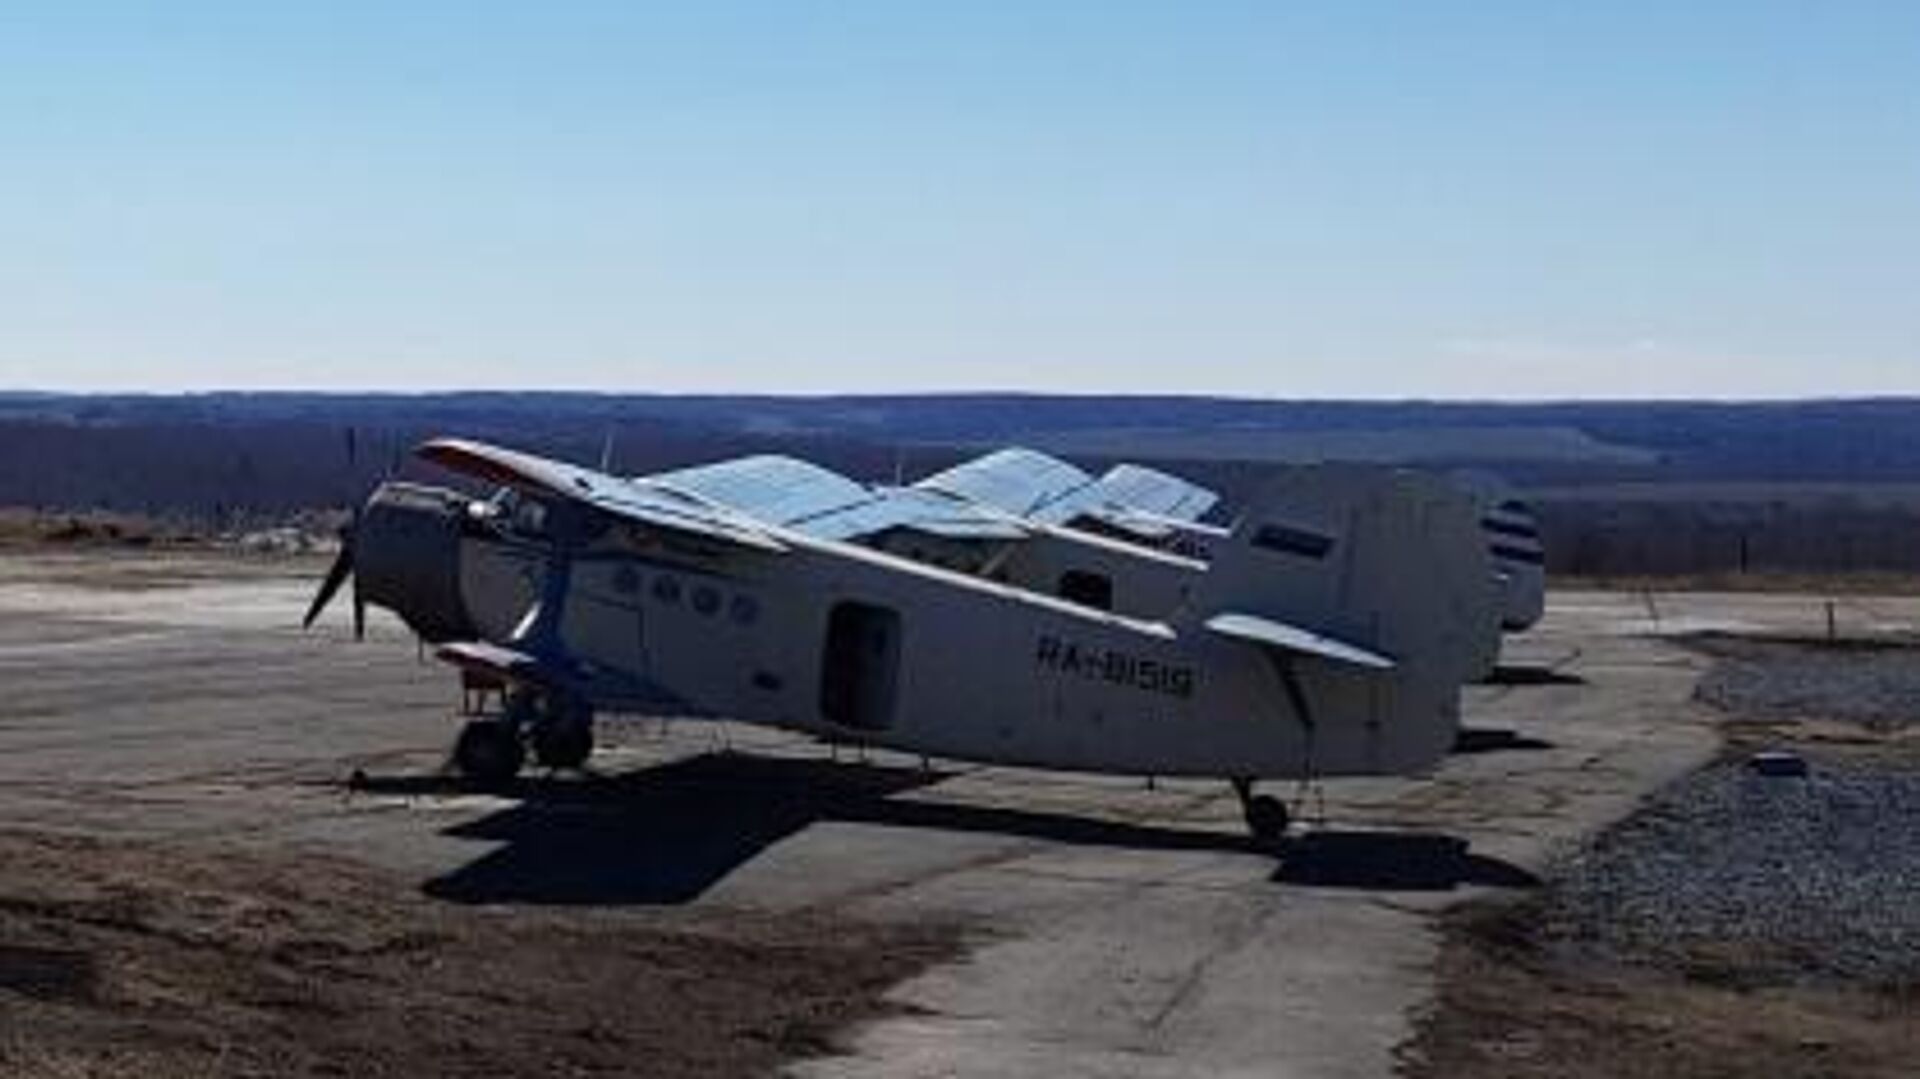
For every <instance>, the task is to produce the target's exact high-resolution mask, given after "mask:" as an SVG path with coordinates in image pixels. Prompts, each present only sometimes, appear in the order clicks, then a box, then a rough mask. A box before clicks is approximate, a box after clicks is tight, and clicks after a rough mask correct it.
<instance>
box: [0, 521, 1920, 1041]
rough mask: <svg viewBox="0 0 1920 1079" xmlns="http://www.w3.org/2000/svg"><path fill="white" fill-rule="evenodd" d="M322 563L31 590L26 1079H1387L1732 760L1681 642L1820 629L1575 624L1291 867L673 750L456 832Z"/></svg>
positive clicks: (12, 682)
mask: <svg viewBox="0 0 1920 1079" xmlns="http://www.w3.org/2000/svg"><path fill="white" fill-rule="evenodd" d="M324 562H325V558H324V556H321V557H318V558H309V559H307V560H306V561H304V562H300V563H289V562H287V561H285V560H276V559H273V558H267V557H243V556H239V555H234V554H232V553H229V552H219V553H214V552H187V551H159V550H151V551H147V552H121V551H117V550H101V549H91V550H85V551H82V550H71V551H60V552H49V551H45V550H41V551H36V552H34V553H32V554H31V555H20V554H14V553H4V554H0V1075H11V1074H25V1075H28V1076H33V1077H39V1076H66V1075H108V1076H115V1075H128V1074H133V1073H144V1074H151V1075H153V1076H158V1077H161V1079H165V1077H167V1076H169V1075H200V1074H213V1075H245V1074H257V1075H279V1074H288V1073H291V1074H296V1075H298V1074H302V1073H305V1074H314V1075H319V1074H374V1075H380V1074H396V1075H397V1074H403V1073H404V1074H410V1075H411V1074H478V1073H480V1072H482V1071H484V1072H487V1073H488V1074H490V1075H502V1076H513V1075H542V1076H544V1075H565V1074H593V1073H595V1072H596V1071H597V1072H599V1073H601V1074H609V1073H611V1074H649V1075H661V1074H663V1075H670V1076H671V1075H722V1076H731V1075H738V1074H743V1073H744V1074H754V1073H761V1074H764V1073H768V1072H772V1071H776V1070H779V1071H785V1072H787V1073H788V1074H792V1075H795V1076H797V1077H806V1079H848V1077H857V1079H872V1077H885V1079H899V1077H902V1076H910V1077H924V1079H935V1077H939V1079H947V1077H951V1076H961V1075H964V1076H992V1077H1019V1076H1029V1075H1046V1076H1050V1077H1052V1076H1059V1077H1076V1076H1099V1077H1102V1079H1106V1077H1113V1076H1140V1077H1151V1079H1163V1077H1175V1076H1179V1077H1184V1076H1191V1075H1233V1076H1262V1077H1269V1076H1290V1077H1291V1076H1298V1077H1316V1079H1319V1077H1328V1079H1336V1077H1337V1079H1347V1077H1355V1079H1359V1077H1369V1079H1370V1077H1376V1076H1382V1075H1386V1074H1390V1073H1391V1072H1392V1070H1393V1069H1394V1067H1395V1063H1396V1059H1398V1058H1397V1057H1396V1047H1398V1046H1401V1045H1403V1043H1405V1042H1406V1041H1407V1039H1408V1038H1409V1037H1411V1036H1412V1035H1414V1033H1415V1028H1414V1026H1413V1025H1412V1018H1411V1017H1413V1016H1415V1015H1418V1014H1420V1012H1421V1010H1422V1009H1423V1008H1424V1007H1425V1005H1426V1004H1427V1002H1428V1001H1429V1000H1430V998H1431V993H1432V990H1433V973H1434V971H1435V969H1436V965H1437V964H1438V965H1439V966H1440V969H1442V970H1443V971H1444V970H1447V969H1451V968H1449V967H1447V966H1446V965H1445V964H1446V963H1447V962H1450V959H1449V958H1443V957H1442V947H1441V945H1442V940H1443V936H1442V934H1440V933H1437V932H1436V931H1435V930H1436V926H1438V925H1445V924H1449V923H1448V922H1447V919H1450V918H1451V917H1452V915H1451V914H1449V913H1448V912H1449V911H1451V910H1452V909H1454V908H1456V907H1458V906H1460V905H1461V904H1462V903H1472V902H1474V901H1475V900H1477V899H1479V898H1481V897H1485V896H1488V895H1506V896H1524V895H1530V894H1534V893H1535V891H1536V889H1535V885H1536V884H1537V883H1538V874H1541V873H1543V872H1545V871H1547V869H1548V860H1549V856H1550V855H1551V853H1552V852H1554V851H1555V850H1557V849H1559V848H1560V847H1562V846H1563V845H1570V844H1578V843H1579V842H1580V841H1581V840H1582V839H1584V838H1585V837H1587V836H1589V835H1590V834H1591V833H1592V832H1593V831H1594V830H1595V829H1598V828H1601V827H1603V826H1605V825H1606V824H1608V823H1609V822H1612V821H1615V820H1618V819H1620V818H1621V817H1622V816H1625V815H1626V814H1628V813H1630V812H1631V811H1632V809H1633V807H1634V806H1635V805H1636V804H1637V803H1638V802H1639V801H1640V799H1642V798H1643V797H1644V796H1645V795H1646V794H1647V792H1648V791H1650V790H1652V789H1654V788H1656V787H1659V786H1661V785H1663V784H1666V783H1668V782H1670V781H1672V780H1674V779H1676V778H1677V777H1680V776H1682V775H1684V774H1686V773H1688V772H1691V771H1692V770H1693V769H1695V768H1696V767H1697V766H1699V765H1700V764H1702V763H1703V762H1706V761H1708V760H1709V759H1711V757H1712V755H1713V753H1714V752H1715V750H1716V747H1717V746H1718V745H1719V741H1720V728H1721V727H1722V726H1723V725H1724V717H1723V716H1721V715H1719V714H1718V713H1716V712H1715V711H1714V709H1712V708H1711V707H1709V706H1707V705H1705V704H1701V703H1698V702H1695V701H1692V700H1690V694H1691V693H1692V691H1693V687H1694V683H1695V680H1696V677H1697V676H1698V674H1699V673H1700V672H1701V671H1702V670H1703V669H1705V668H1706V666H1707V665H1708V664H1709V663H1710V662H1712V660H1711V659H1709V658H1708V657H1705V656H1702V655H1700V654H1697V653H1694V652H1689V651H1684V650H1682V649H1679V648H1676V647H1674V646H1672V645H1671V644H1669V643H1667V642H1665V641H1663V640H1660V639H1657V636H1656V635H1667V634H1673V633H1679V632H1698V631H1700V630H1702V629H1704V628H1713V627H1717V628H1719V629H1721V630H1722V631H1724V632H1747V631H1748V629H1749V627H1752V626H1762V627H1780V626H1791V627H1793V628H1794V629H1795V630H1796V631H1805V630H1806V629H1807V628H1808V626H1809V625H1813V626H1817V625H1819V624H1821V623H1822V611H1821V607H1820V603H1821V601H1820V600H1818V599H1813V598H1809V597H1804V596H1802V597H1783V596H1756V595H1741V596H1724V597H1712V596H1701V595H1692V596H1687V597H1684V598H1682V597H1674V598H1671V599H1669V598H1668V597H1660V598H1659V600H1658V602H1657V603H1656V602H1650V601H1649V600H1648V599H1646V598H1643V597H1641V596H1637V595H1636V596H1620V595H1608V594H1580V595H1575V594H1566V593H1560V594H1556V595H1555V596H1554V597H1553V603H1552V607H1551V610H1550V612H1549V616H1548V619H1547V621H1546V622H1544V623H1543V624H1542V625H1541V626H1540V627H1539V628H1537V629H1536V630H1534V631H1533V632H1531V633H1529V634H1527V635H1526V636H1525V637H1524V638H1522V639H1520V640H1519V641H1517V642H1515V646H1514V648H1513V649H1512V650H1511V651H1510V653H1509V655H1507V656H1506V657H1505V659H1506V662H1507V664H1508V668H1507V669H1506V670H1505V671H1503V675H1504V677H1503V678H1502V679H1501V680H1500V681H1499V682H1498V684H1495V685H1489V686H1480V687H1473V688H1472V689H1471V690H1470V691H1469V692H1468V694H1467V701H1466V721H1467V729H1466V731H1465V732H1464V734H1463V738H1462V745H1461V748H1460V752H1459V753H1457V754H1456V755H1455V756H1453V757H1452V758H1450V759H1449V760H1448V761H1447V762H1446V764H1445V765H1444V766H1443V767H1441V768H1440V769H1438V770H1437V771H1436V772H1434V773H1433V774H1431V775H1426V776H1417V777H1392V778H1388V777H1382V778H1373V779H1354V780H1343V781H1339V782H1330V783H1328V784H1326V786H1325V789H1324V791H1321V790H1307V789H1301V788H1294V786H1293V785H1291V784H1289V785H1286V787H1285V788H1283V787H1281V786H1280V785H1275V791H1276V793H1280V794H1282V795H1283V796H1286V797H1288V798H1289V799H1290V800H1291V801H1292V802H1293V806H1294V808H1295V811H1296V813H1297V814H1298V816H1299V818H1300V819H1301V820H1302V821H1303V822H1305V823H1306V825H1308V826H1309V827H1310V828H1311V832H1312V834H1311V835H1310V836H1307V837H1303V838H1302V839H1301V840H1300V841H1299V842H1297V843H1295V844H1292V845H1291V846H1290V847H1289V848H1288V849H1287V850H1285V851H1283V852H1282V853H1281V854H1280V856H1279V857H1278V858H1276V857H1275V856H1274V854H1273V853H1272V852H1269V851H1264V850H1261V849H1258V848H1256V847H1254V846H1253V845H1252V844H1250V843H1249V842H1248V841H1247V840H1246V838H1245V836H1244V831H1243V828H1242V824H1241V821H1240V819H1239V811H1238V808H1237V805H1236V804H1235V801H1234V798H1233V796H1232V794H1231V793H1230V792H1229V791H1228V790H1227V789H1226V786H1225V784H1221V783H1218V782H1209V781H1198V780H1179V781H1174V780H1165V779H1163V780H1161V781H1160V782H1158V783H1156V784H1151V785H1149V784H1145V783H1143V782H1142V781H1141V779H1140V778H1139V777H1124V776H1121V777H1114V776H1105V777H1101V776H1078V775H1061V774H1056V773H1041V772H1030V771H1025V770H1021V769H1005V768H986V767H974V766H968V765H964V764H960V763H958V762H942V761H935V762H932V766H931V767H929V766H927V765H926V764H925V763H923V762H921V761H919V760H918V759H915V758H908V757H903V756H902V755H899V754H883V753H878V752H876V753H874V754H873V755H872V760H871V762H863V763H854V761H853V760H852V759H851V758H853V757H855V756H858V757H861V758H864V757H865V756H866V754H854V753H852V752H850V751H839V752H836V751H834V750H830V749H828V748H827V747H824V746H820V745H818V744H815V743H813V742H811V741H809V740H806V739H801V738H797V737H796V736H792V735H787V734H782V733H779V732H766V731H760V730H757V729H750V728H742V727H739V726H737V725H733V726H727V725H715V724H701V723H692V722H685V721H681V720H677V719H668V718H665V717H609V722H608V723H606V724H605V725H604V729H603V731H602V735H603V737H602V740H601V746H600V749H599V751H598V752H597V753H596V755H595V758H594V760H593V762H592V766H591V768H590V769H589V770H588V771H587V772H585V773H583V774H559V775H544V774H529V775H527V776H525V777H523V779H522V781H521V782H520V783H518V784H516V785H514V787H513V788H512V789H510V790H507V791H504V792H500V793H494V794H480V793H477V792H473V791H468V790H465V789H463V788H462V787H461V786H460V785H459V784H457V783H454V782H450V781H449V780H448V778H447V777H446V776H445V774H444V764H445V759H446V750H447V746H448V744H449V742H450V741H451V738H452V735H453V733H454V731H455V730H456V729H457V726H456V721H455V720H454V717H453V715H452V711H453V706H454V704H455V702H456V700H457V689H456V687H455V686H454V685H453V684H452V682H451V680H450V679H449V677H448V675H447V673H446V672H445V671H444V670H442V669H440V668H439V667H438V666H437V665H435V664H433V663H432V662H431V661H428V660H423V659H421V658H420V657H419V653H418V652H417V651H416V648H415V647H414V643H413V641H412V640H411V639H410V638H409V637H408V635H407V634H405V633H404V632H403V631H402V630H401V629H400V628H399V627H398V626H397V625H395V624H393V623H392V622H391V621H390V620H386V619H384V618H383V617H381V616H378V615H376V617H375V619H374V620H373V622H372V624H371V625H370V627H369V636H368V639H367V640H366V641H364V642H355V641H354V640H353V639H352V636H351V633H350V632H349V630H348V628H347V625H348V622H347V619H346V617H345V616H344V614H343V612H341V611H339V610H335V611H331V612H329V614H328V616H327V617H326V618H323V619H322V620H321V622H320V623H319V624H318V625H316V626H315V627H314V629H313V630H312V631H311V632H302V631H301V630H300V629H299V628H298V627H299V620H300V615H301V613H302V612H303V611H304V609H305V607H306V604H307V602H308V599H309V597H310V596H311V594H312V590H313V585H314V579H315V578H316V577H317V575H318V573H319V571H320V570H321V569H322V568H323V565H324ZM1856 607H1857V608H1858V609H1857V610H1856V609H1855V608H1856ZM1869 608H1871V609H1869ZM1848 617H1849V619H1850V620H1851V621H1850V622H1849V624H1848V628H1849V629H1851V628H1853V627H1854V626H1856V625H1857V626H1867V625H1877V624H1880V623H1883V622H1886V623H1899V624H1903V625H1916V624H1920V604H1915V603H1912V602H1905V601H1901V602H1896V601H1882V600H1879V599H1874V600H1872V601H1871V602H1869V603H1867V604H1865V605H1864V606H1862V605H1859V604H1856V605H1855V606H1854V607H1849V608H1848ZM737 750H744V752H741V751H737ZM354 775H362V776H364V779H363V780H362V781H361V782H357V783H356V782H351V781H350V777H352V776H354ZM1447 954H1448V956H1450V955H1451V953H1447ZM1501 976H1503V977H1504V976H1505V974H1504V972H1503V973H1502V975H1501ZM1450 984H1451V983H1450ZM1572 991H1573V990H1571V989H1569V990H1568V992H1569V993H1571V992H1572ZM1497 1003H1498V1004H1499V1006H1500V1007H1507V1006H1508V1004H1509V1003H1510V1002H1509V1001H1501V1002H1497ZM828 1048H831V1049H832V1050H834V1051H833V1052H831V1053H826V1052H823V1050H825V1049H828ZM1573 1050H1574V1051H1575V1052H1578V1051H1581V1047H1580V1046H1578V1045H1575V1046H1574V1047H1573ZM1556 1051H1557V1050H1556ZM1542 1059H1550V1058H1545V1057H1543V1058H1542ZM1496 1073H1498V1074H1506V1073H1505V1072H1499V1071H1496Z"/></svg>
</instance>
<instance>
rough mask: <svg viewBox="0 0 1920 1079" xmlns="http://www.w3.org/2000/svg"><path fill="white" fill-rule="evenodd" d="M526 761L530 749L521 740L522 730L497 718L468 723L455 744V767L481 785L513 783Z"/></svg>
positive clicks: (492, 785) (498, 785)
mask: <svg viewBox="0 0 1920 1079" xmlns="http://www.w3.org/2000/svg"><path fill="white" fill-rule="evenodd" d="M526 761H527V749H526V746H524V745H522V744H521V742H520V732H519V731H518V730H516V729H514V727H513V726H512V725H511V724H507V723H501V722H498V721H496V720H475V721H474V722H472V723H469V724H467V725H466V726H465V727H462V728H461V729H460V740H459V741H457V742H455V743H454V745H453V763H454V766H455V767H457V768H459V769H460V774H461V775H463V776H466V777H467V778H468V779H470V780H472V781H473V782H474V783H476V784H479V785H480V786H482V787H504V786H506V785H507V784H508V783H511V782H513V777H514V776H517V775H519V774H520V768H521V766H522V765H524V764H525V763H526Z"/></svg>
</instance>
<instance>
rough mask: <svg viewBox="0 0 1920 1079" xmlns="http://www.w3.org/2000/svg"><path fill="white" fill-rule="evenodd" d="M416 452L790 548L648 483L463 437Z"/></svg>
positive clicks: (542, 491)
mask: <svg viewBox="0 0 1920 1079" xmlns="http://www.w3.org/2000/svg"><path fill="white" fill-rule="evenodd" d="M416 452H417V453H418V454H419V456H420V457H421V459H423V460H427V461H431V462H433V463H434V464H437V465H439V466H441V467H442V468H446V469H449V470H451V471H454V472H458V473H461V474H462V475H467V476H473V477H475V478H477V479H482V480H486V481H488V482H490V483H498V484H503V485H505V486H508V487H512V488H515V489H517V490H521V491H525V492H527V493H529V494H533V495H544V496H547V497H552V498H563V499H566V500H568V501H571V502H576V503H579V504H582V505H586V506H591V507H593V508H594V509H597V510H600V511H602V512H605V513H608V514H612V515H613V516H615V517H620V518H622V519H625V520H629V521H636V522H639V523H641V524H644V525H647V526H650V527H653V528H658V529H662V530H665V531H668V532H678V533H681V534H684V535H692V536H700V537H703V538H706V539H716V540H722V541H725V542H728V543H733V544H737V545H739V546H742V547H751V548H755V549H757V550H762V551H784V550H786V549H787V546H786V544H784V543H781V542H780V540H779V539H778V538H776V537H775V536H773V535H772V534H771V533H770V532H769V531H768V530H767V528H766V527H765V526H764V525H762V524H761V523H759V522H757V521H755V520H752V519H751V518H748V517H745V516H742V515H741V514H739V513H737V512H735V511H734V510H732V509H729V508H727V507H726V506H722V505H717V504H714V503H710V502H705V501H702V500H701V499H699V498H697V497H694V496H691V495H688V494H684V493H682V492H679V491H676V490H673V489H670V488H665V487H658V486H654V485H651V484H648V483H646V482H644V481H639V480H628V479H622V478H620V477H618V476H609V475H607V474H606V473H604V472H598V471H595V470H593V469H590V468H581V467H580V466H578V465H570V464H567V463H566V462H564V461H555V460H551V459H549V458H546V457H536V456H534V455H533V454H530V453H521V452H519V451H518V450H510V449H506V448H504V447H500V446H493V445H488V444H487V443H484V442H473V441H469V440H467V439H461V438H436V439H432V440H430V441H428V442H425V443H422V444H421V446H420V448H419V450H417V451H416Z"/></svg>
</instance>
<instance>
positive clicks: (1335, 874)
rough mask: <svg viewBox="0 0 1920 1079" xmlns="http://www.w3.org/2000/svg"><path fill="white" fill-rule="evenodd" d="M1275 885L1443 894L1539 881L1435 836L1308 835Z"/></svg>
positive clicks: (1292, 847) (1283, 864)
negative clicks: (1470, 888)
mask: <svg viewBox="0 0 1920 1079" xmlns="http://www.w3.org/2000/svg"><path fill="white" fill-rule="evenodd" d="M1272 879H1273V880H1275V881H1278V882H1281V883H1285V884H1299V885H1308V886H1312V887H1317V888H1365V889H1371V890H1378V891H1399V892H1444V891H1450V890H1452V889H1454V888H1457V887H1460V886H1462V885H1467V886H1480V887H1488V888H1534V887H1538V886H1539V884H1540V878H1539V877H1537V876H1535V875H1534V874H1532V873H1530V872H1528V871H1527V870H1525V869H1522V868H1520V867H1519V866H1517V865H1514V864H1513V863H1511V862H1506V861H1502V860H1500V859H1498V858H1489V857H1487V856H1485V855H1482V854H1475V853H1473V852H1472V851H1471V850H1469V849H1468V844H1467V841H1466V840H1464V839H1460V838H1458V837H1456V836H1449V835H1440V834H1436V833H1431V832H1366V831H1339V830H1323V831H1317V832H1308V833H1307V834H1305V835H1303V836H1300V837H1299V838H1297V839H1295V840H1293V841H1292V842H1291V843H1289V844H1288V849H1287V851H1286V853H1285V854H1284V856H1283V857H1282V858H1281V860H1280V867H1279V869H1277V870H1275V871H1274V874H1273V878H1272Z"/></svg>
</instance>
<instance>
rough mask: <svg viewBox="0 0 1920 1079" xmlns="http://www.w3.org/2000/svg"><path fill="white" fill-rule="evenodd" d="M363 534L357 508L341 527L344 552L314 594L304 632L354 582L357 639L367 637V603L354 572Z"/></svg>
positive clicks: (334, 558)
mask: <svg viewBox="0 0 1920 1079" xmlns="http://www.w3.org/2000/svg"><path fill="white" fill-rule="evenodd" d="M359 535H360V507H359V506H355V507H354V508H353V516H352V518H351V519H350V520H348V522H347V523H346V524H345V525H343V526H341V528H340V553H339V554H337V555H334V556H333V564H332V565H330V566H328V567H327V575H326V576H325V577H323V578H321V580H320V590H319V591H318V592H316V593H314V596H313V603H312V605H310V606H309V607H308V608H307V616H306V617H305V618H303V619H301V620H300V627H301V628H302V629H310V628H312V626H313V623H314V620H315V619H317V618H319V617H320V614H321V612H322V611H325V610H326V609H327V604H329V603H332V602H333V597H334V596H336V595H338V594H339V592H340V586H341V585H344V584H346V583H347V581H348V579H349V578H351V579H352V580H353V639H354V640H356V641H358V640H363V639H365V637H366V635H367V603H366V600H365V599H363V598H362V597H361V595H360V579H359V577H358V576H356V575H355V574H354V572H353V549H354V545H355V543H356V541H357V540H358V538H359Z"/></svg>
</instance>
